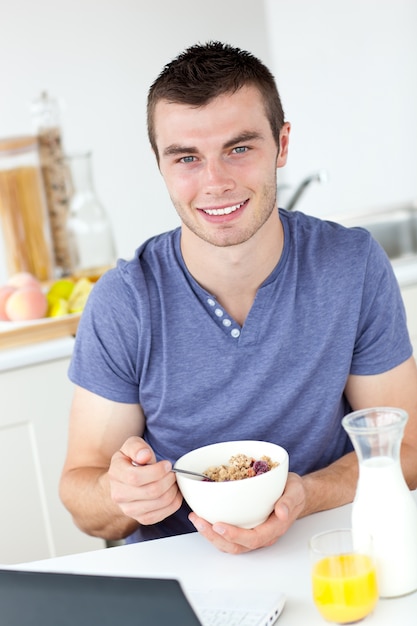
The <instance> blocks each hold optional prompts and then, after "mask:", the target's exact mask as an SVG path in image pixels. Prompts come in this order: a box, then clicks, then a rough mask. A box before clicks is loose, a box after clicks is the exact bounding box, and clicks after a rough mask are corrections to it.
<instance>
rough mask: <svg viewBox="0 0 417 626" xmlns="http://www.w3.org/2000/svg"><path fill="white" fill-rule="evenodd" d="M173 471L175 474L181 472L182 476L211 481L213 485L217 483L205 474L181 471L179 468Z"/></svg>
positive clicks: (174, 468)
mask: <svg viewBox="0 0 417 626" xmlns="http://www.w3.org/2000/svg"><path fill="white" fill-rule="evenodd" d="M171 471H172V472H174V473H177V472H179V473H180V474H189V475H190V476H196V477H197V478H202V479H203V480H206V481H209V482H211V483H214V482H215V481H214V480H213V479H212V478H209V477H208V476H206V475H205V474H199V473H198V472H190V470H185V469H180V468H179V467H173V468H172V470H171Z"/></svg>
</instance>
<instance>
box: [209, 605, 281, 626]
mask: <svg viewBox="0 0 417 626" xmlns="http://www.w3.org/2000/svg"><path fill="white" fill-rule="evenodd" d="M262 617H263V614H262V613H253V612H249V613H248V612H247V611H239V610H227V611H223V610H221V609H208V608H205V609H203V611H202V613H201V619H202V622H203V626H261V625H262V626H263V624H264V623H265V622H262ZM272 623H273V622H272V621H270V622H268V626H270V625H272ZM265 624H266V623H265Z"/></svg>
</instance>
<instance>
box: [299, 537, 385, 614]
mask: <svg viewBox="0 0 417 626" xmlns="http://www.w3.org/2000/svg"><path fill="white" fill-rule="evenodd" d="M359 539H360V541H358V540H359ZM309 547H310V555H311V558H312V585H313V600H314V604H315V605H316V607H317V609H318V610H319V612H320V613H321V615H322V616H323V617H324V619H325V620H327V621H328V622H333V623H335V624H352V623H355V622H359V621H361V620H362V619H364V618H365V617H366V616H367V615H369V613H371V612H372V611H373V609H374V607H375V605H376V603H377V600H378V584H377V577H376V568H375V562H374V559H373V556H372V540H371V538H370V537H366V536H365V535H363V534H362V533H361V536H360V538H359V537H355V536H354V535H353V533H352V530H351V529H348V528H342V529H337V530H329V531H326V532H323V533H319V534H317V535H314V537H312V538H311V539H310V546H309Z"/></svg>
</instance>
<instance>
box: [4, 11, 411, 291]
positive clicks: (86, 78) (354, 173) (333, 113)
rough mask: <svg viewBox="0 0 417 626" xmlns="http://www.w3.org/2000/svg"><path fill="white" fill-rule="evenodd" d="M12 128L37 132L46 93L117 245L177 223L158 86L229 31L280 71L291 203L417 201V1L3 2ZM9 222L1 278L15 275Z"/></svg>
mask: <svg viewBox="0 0 417 626" xmlns="http://www.w3.org/2000/svg"><path fill="white" fill-rule="evenodd" d="M0 21H1V24H2V25H3V28H2V36H1V38H0V75H1V76H2V80H1V81H0V138H3V137H10V136H13V135H22V134H28V133H31V132H33V127H32V117H31V111H30V105H31V102H32V101H33V100H34V99H35V98H37V97H39V95H40V93H41V92H42V91H44V90H45V91H47V92H48V94H50V96H52V97H54V98H57V99H58V101H59V102H60V104H61V108H62V117H61V122H62V132H63V143H64V147H65V150H66V151H67V152H78V151H85V150H91V151H92V165H93V175H94V182H95V187H96V191H97V195H98V196H99V198H100V200H101V201H102V203H103V205H104V206H105V208H106V210H107V212H108V215H109V217H110V220H111V223H112V225H113V229H114V237H115V242H116V248H117V253H118V255H119V256H123V257H131V256H132V254H133V252H134V250H135V248H136V247H137V246H138V244H139V243H141V242H142V241H143V240H144V239H146V238H147V237H150V236H151V235H153V234H154V233H157V232H159V231H163V230H167V229H169V228H172V227H174V226H176V225H177V223H178V220H177V217H176V213H175V211H174V209H173V208H172V207H171V204H170V200H169V198H168V196H167V193H166V191H165V188H164V185H163V182H162V179H161V177H160V175H159V173H158V169H157V167H156V164H155V161H154V158H153V155H152V154H151V151H150V147H149V144H148V140H147V136H146V125H145V104H146V95H147V90H148V87H149V85H150V83H151V82H152V81H153V79H154V78H155V77H156V75H157V74H158V73H159V71H160V70H161V68H162V66H163V65H164V64H165V63H166V62H167V61H168V60H170V59H171V58H172V57H173V56H175V55H177V54H178V53H179V52H180V51H181V50H182V49H183V48H184V47H186V46H188V45H191V44H193V43H195V42H197V41H200V42H204V41H206V40H209V39H220V40H224V41H227V42H229V43H231V44H233V45H237V46H240V47H243V48H246V49H248V50H250V51H252V52H253V53H254V54H255V55H257V56H259V57H260V58H261V59H262V60H263V61H265V62H266V63H267V64H268V65H269V66H270V67H271V69H272V70H273V72H274V74H275V75H276V78H277V82H278V86H279V89H280V91H281V96H282V99H283V104H284V109H285V112H286V116H287V119H288V120H289V121H291V122H292V136H291V144H290V158H289V162H288V165H287V167H286V168H285V169H284V170H280V172H279V176H280V178H279V180H278V183H279V185H280V186H282V187H281V189H282V190H281V196H280V198H281V202H280V204H285V200H286V199H287V198H289V197H290V195H291V193H292V192H293V191H294V190H295V188H296V187H297V186H298V185H299V184H300V183H301V181H303V180H304V179H305V178H307V177H309V176H310V175H313V174H315V173H316V172H322V171H323V170H324V171H325V173H326V175H327V176H326V177H327V182H326V183H325V184H319V183H313V184H311V185H310V186H309V187H308V189H306V191H305V193H304V194H303V195H302V196H301V197H300V199H299V201H298V203H297V208H298V209H300V210H302V211H305V212H307V213H311V214H315V215H320V216H329V215H330V216H332V217H337V216H338V215H345V214H349V213H353V214H359V213H361V212H364V213H366V212H368V211H370V210H372V211H373V210H375V209H381V208H385V207H390V206H394V205H396V204H401V203H409V202H412V201H414V200H415V199H416V198H417V141H416V139H417V114H416V111H417V80H416V76H417V37H416V26H417V0H395V1H394V0H337V1H336V2H335V1H334V0H314V1H312V0H210V2H203V1H202V0H196V1H195V2H193V3H190V2H189V1H188V0H175V1H174V2H172V1H170V0H153V1H152V2H148V1H145V0H58V1H57V0H37V1H36V2H31V0H14V2H12V3H11V2H6V0H0ZM4 256H5V253H4V241H2V236H1V233H0V284H1V283H3V282H4V281H5V279H6V277H7V272H6V265H5V259H4Z"/></svg>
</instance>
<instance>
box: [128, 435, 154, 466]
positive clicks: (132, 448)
mask: <svg viewBox="0 0 417 626" xmlns="http://www.w3.org/2000/svg"><path fill="white" fill-rule="evenodd" d="M120 451H121V452H122V453H123V454H124V455H125V456H126V457H128V458H129V459H130V460H131V461H133V462H134V463H136V464H138V465H147V464H149V463H155V461H156V458H155V454H154V452H153V450H152V448H151V447H150V446H149V445H148V444H147V443H146V442H145V441H144V440H143V439H142V438H141V437H129V439H127V440H126V441H125V442H124V444H123V446H122V447H121V448H120Z"/></svg>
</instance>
